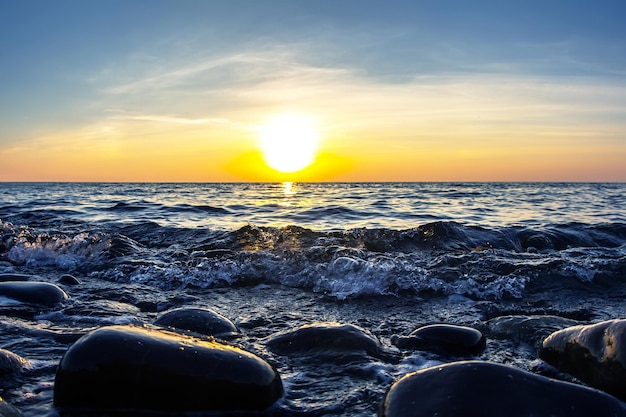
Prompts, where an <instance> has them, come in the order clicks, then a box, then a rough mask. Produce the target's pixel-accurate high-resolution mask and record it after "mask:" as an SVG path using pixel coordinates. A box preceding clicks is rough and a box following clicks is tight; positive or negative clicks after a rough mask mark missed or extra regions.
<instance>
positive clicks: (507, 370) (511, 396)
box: [379, 361, 626, 417]
mask: <svg viewBox="0 0 626 417" xmlns="http://www.w3.org/2000/svg"><path fill="white" fill-rule="evenodd" d="M432 416H442V417H456V416H481V417H502V416H507V417H529V416H535V417H589V416H603V417H609V416H611V417H624V416H626V409H625V408H624V406H623V405H622V403H621V402H620V401H619V400H617V399H616V398H615V397H612V396H610V395H608V394H605V393H603V392H601V391H598V390H595V389H592V388H587V387H583V386H581V385H575V384H571V383H568V382H562V381H557V380H554V379H550V378H546V377H543V376H540V375H535V374H533V373H530V372H526V371H523V370H521V369H517V368H514V367H511V366H507V365H501V364H496V363H491V362H484V361H463V362H453V363H450V364H446V365H441V366H435V367H432V368H426V369H422V370H419V371H417V372H413V373H410V374H407V375H405V376H403V377H402V378H400V379H399V380H397V381H396V382H394V383H393V384H392V385H391V387H390V388H389V390H388V391H387V393H386V394H385V396H384V398H383V401H382V404H381V407H380V409H379V417H432Z"/></svg>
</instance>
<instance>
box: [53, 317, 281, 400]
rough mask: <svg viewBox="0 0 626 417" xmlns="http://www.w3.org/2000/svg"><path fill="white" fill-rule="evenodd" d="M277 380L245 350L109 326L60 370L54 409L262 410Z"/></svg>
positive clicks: (73, 351) (75, 348) (78, 346)
mask: <svg viewBox="0 0 626 417" xmlns="http://www.w3.org/2000/svg"><path fill="white" fill-rule="evenodd" d="M282 394H283V387H282V382H281V379H280V376H279V375H278V373H277V372H276V370H275V369H274V368H272V366H270V365H269V364H268V363H267V362H265V361H264V360H263V359H261V358H259V357H257V356H255V355H253V354H252V353H249V352H247V351H244V350H242V349H239V348H236V347H233V346H230V345H226V344H222V343H218V342H215V341H203V340H198V339H196V338H192V337H188V336H183V335H180V334H176V333H171V332H167V331H162V330H156V329H148V328H142V327H131V326H111V327H103V328H100V329H98V330H95V331H93V332H91V333H89V334H87V335H86V336H84V337H82V338H81V339H79V340H78V341H77V342H76V343H75V344H74V345H72V347H70V349H69V350H68V351H67V352H66V353H65V355H64V356H63V359H62V360H61V363H60V364H59V368H58V371H57V375H56V379H55V386H54V405H55V407H58V408H59V409H60V410H61V411H62V412H64V411H66V410H69V411H71V410H76V409H87V410H106V411H115V410H127V411H128V410H131V411H136V412H143V411H153V412H182V411H232V410H263V409H266V408H267V407H269V406H271V405H272V404H273V403H274V402H275V401H276V400H277V399H278V398H279V397H281V396H282Z"/></svg>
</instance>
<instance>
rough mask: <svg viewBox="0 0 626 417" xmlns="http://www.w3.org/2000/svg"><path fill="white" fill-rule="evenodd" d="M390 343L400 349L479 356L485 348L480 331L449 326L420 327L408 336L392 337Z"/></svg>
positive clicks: (483, 338)
mask: <svg viewBox="0 0 626 417" xmlns="http://www.w3.org/2000/svg"><path fill="white" fill-rule="evenodd" d="M392 343H393V344H394V345H396V346H397V347H399V348H401V349H419V350H430V351H435V352H442V353H450V354H472V355H477V354H479V353H480V352H482V351H483V350H485V346H486V341H485V337H484V336H483V334H482V333H481V332H480V331H478V330H476V329H473V328H471V327H465V326H454V325H451V324H433V325H430V326H424V327H420V328H418V329H415V330H414V331H412V332H411V333H410V334H409V335H408V336H401V337H397V336H396V337H393V338H392Z"/></svg>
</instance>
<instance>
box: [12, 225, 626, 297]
mask: <svg viewBox="0 0 626 417" xmlns="http://www.w3.org/2000/svg"><path fill="white" fill-rule="evenodd" d="M0 238H1V239H0V261H4V262H8V263H10V264H11V265H14V267H15V268H17V269H19V270H20V271H25V272H27V271H28V270H29V269H33V268H38V267H45V266H54V267H55V268H58V269H60V270H63V271H69V272H73V273H77V274H79V275H82V276H88V277H92V278H98V279H107V280H119V281H123V282H138V283H142V284H147V285H152V286H156V287H161V288H168V289H171V288H185V287H202V288H209V287H220V286H241V285H257V284H263V283H272V284H279V285H285V286H291V287H298V288H303V289H307V290H310V291H313V292H316V293H320V294H324V295H325V296H328V297H332V298H336V299H346V298H354V297H370V296H405V295H408V296H426V295H432V294H435V295H461V296H464V297H469V298H472V299H477V300H481V299H503V298H523V297H525V296H526V295H528V294H533V293H539V292H541V291H545V290H547V289H556V288H583V287H584V288H588V286H589V285H592V286H593V285H596V286H597V288H598V289H601V288H606V287H607V286H608V287H611V286H614V285H621V284H623V282H624V281H625V280H626V254H625V251H626V224H623V223H607V224H600V225H587V224H577V223H570V224H563V225H552V226H550V227H546V228H541V229H533V228H527V227H520V226H516V227H502V228H486V227H480V226H467V225H461V224H458V223H455V222H442V221H438V222H432V223H428V224H425V225H422V226H419V227H416V228H412V229H404V230H393V229H385V228H381V229H367V228H357V229H350V230H345V231H315V230H312V229H308V228H304V227H301V226H295V225H294V226H287V227H281V228H276V227H266V226H255V225H246V226H244V227H241V228H239V229H237V230H233V231H216V230H211V229H208V228H174V227H164V226H159V225H158V224H156V223H153V222H140V223H136V224H131V225H125V226H123V227H117V228H114V229H113V228H111V229H110V230H101V231H95V230H93V231H82V232H80V233H75V234H68V233H59V232H52V231H47V232H38V231H35V230H33V229H30V228H28V227H25V226H15V225H13V224H11V223H7V222H3V223H1V227H0Z"/></svg>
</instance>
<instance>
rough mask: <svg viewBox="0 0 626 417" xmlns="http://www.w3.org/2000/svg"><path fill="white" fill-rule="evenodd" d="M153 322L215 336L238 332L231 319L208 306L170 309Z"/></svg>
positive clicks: (232, 334)
mask: <svg viewBox="0 0 626 417" xmlns="http://www.w3.org/2000/svg"><path fill="white" fill-rule="evenodd" d="M154 324H156V325H158V326H164V327H172V328H175V329H179V330H187V331H190V332H194V333H199V334H203V335H207V336H216V337H230V336H234V335H236V334H238V333H239V330H238V329H237V326H235V324H234V323H233V322H232V321H230V320H229V319H228V318H226V317H224V316H222V315H221V314H219V313H217V312H215V311H213V310H210V309H208V308H192V307H186V308H177V309H174V310H170V311H168V312H166V313H163V314H162V315H160V316H159V317H157V319H156V321H155V322H154Z"/></svg>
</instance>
